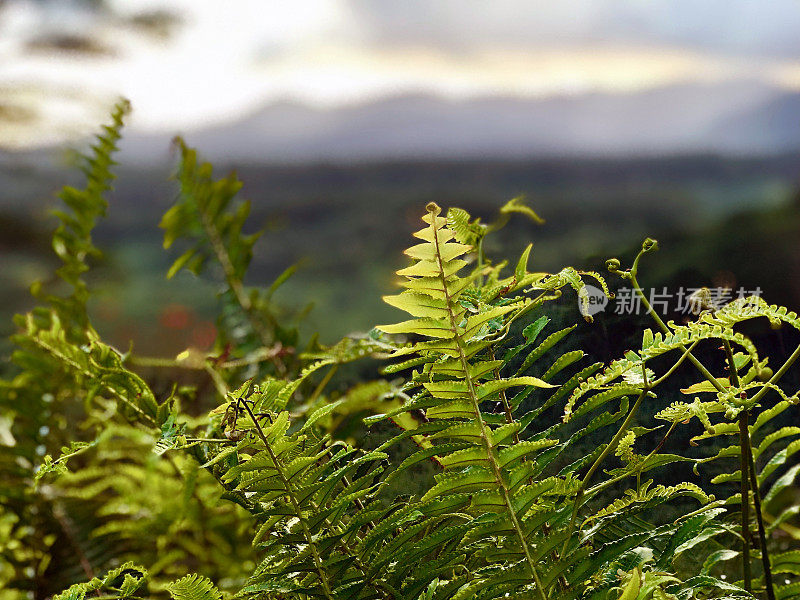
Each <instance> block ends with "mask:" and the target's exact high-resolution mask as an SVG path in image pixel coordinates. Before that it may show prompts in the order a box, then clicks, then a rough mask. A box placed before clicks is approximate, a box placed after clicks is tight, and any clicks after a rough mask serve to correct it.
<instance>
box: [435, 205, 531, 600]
mask: <svg viewBox="0 0 800 600" xmlns="http://www.w3.org/2000/svg"><path fill="white" fill-rule="evenodd" d="M434 207H435V209H434V210H431V208H433V207H431V206H430V205H429V209H428V214H430V216H431V231H432V233H433V242H434V248H435V250H436V261H437V263H438V267H439V281H440V282H441V284H442V290H444V301H445V306H446V308H447V314H448V316H449V318H450V327H451V330H452V332H453V341H455V344H456V348H457V349H458V358H459V361H460V362H461V368H462V369H463V370H464V381H465V383H466V384H467V392H468V394H469V398H470V401H471V402H472V410H473V411H474V413H475V418H476V420H477V421H478V427H479V428H480V432H481V440H482V442H483V445H484V448H486V456H487V458H488V460H489V465H490V467H491V469H492V473H493V475H494V478H495V481H496V483H497V485H498V487H499V488H500V491H501V493H502V495H503V502H504V504H505V505H506V508H507V510H508V516H509V518H510V520H511V525H512V526H513V527H514V531H515V532H516V534H517V537H518V538H519V541H520V544H521V546H522V551H523V553H524V554H525V560H526V561H527V562H528V567H529V568H530V571H531V575H532V576H533V581H534V583H535V584H536V590H537V591H538V592H539V597H540V599H541V600H547V594H546V593H545V589H544V585H543V584H542V580H541V578H540V577H539V572H538V571H537V569H536V564H535V563H534V561H533V557H532V556H531V551H530V548H528V541H527V540H526V539H525V533H524V532H523V531H522V525H521V524H520V522H519V519H517V513H516V512H515V511H514V506H513V504H512V503H511V497H510V496H509V492H508V488H507V487H506V483H505V481H504V480H503V473H502V471H501V470H500V465H499V464H498V463H497V458H496V457H495V455H494V448H493V447H492V443H491V441H490V440H489V434H488V433H487V431H486V423H484V421H483V416H482V414H481V407H480V402H479V401H478V394H477V392H476V391H475V383H474V382H473V381H472V375H471V374H470V372H469V363H468V362H467V357H466V354H465V353H464V343H463V340H462V339H461V334H460V333H459V332H458V323H457V322H456V317H455V314H454V313H453V307H452V304H451V298H450V292H449V291H448V289H447V278H446V277H445V271H444V263H443V262H442V254H441V250H440V248H439V232H438V230H437V228H436V217H437V215H438V212H439V210H438V209H439V207H438V206H435V205H434Z"/></svg>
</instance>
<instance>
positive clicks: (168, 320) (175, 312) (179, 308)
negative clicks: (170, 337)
mask: <svg viewBox="0 0 800 600" xmlns="http://www.w3.org/2000/svg"><path fill="white" fill-rule="evenodd" d="M190 320H191V313H190V312H189V311H188V310H187V309H186V307H185V306H183V305H181V304H170V305H169V306H167V307H165V308H164V310H162V311H161V315H160V316H159V317H158V322H159V323H160V324H161V326H162V327H165V328H167V329H186V327H188V326H189V321H190Z"/></svg>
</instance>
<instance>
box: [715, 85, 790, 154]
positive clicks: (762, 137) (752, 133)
mask: <svg viewBox="0 0 800 600" xmlns="http://www.w3.org/2000/svg"><path fill="white" fill-rule="evenodd" d="M710 135H711V137H713V138H714V139H717V140H719V143H720V144H722V145H724V146H725V147H728V148H730V149H732V150H734V151H737V152H757V153H761V152H782V151H785V150H795V149H797V148H798V146H800V93H784V94H781V95H779V96H777V97H775V98H772V99H770V100H768V101H766V102H764V103H762V104H759V105H758V106H756V107H754V108H751V109H748V110H743V111H741V112H738V113H736V114H734V115H732V116H729V117H724V118H720V119H719V120H718V123H717V124H716V125H714V126H713V127H712V128H711V134H710Z"/></svg>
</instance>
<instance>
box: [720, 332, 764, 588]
mask: <svg viewBox="0 0 800 600" xmlns="http://www.w3.org/2000/svg"><path fill="white" fill-rule="evenodd" d="M723 347H724V348H725V356H726V358H727V360H728V370H729V373H730V381H731V384H732V385H733V387H735V388H738V387H739V385H740V381H739V373H738V372H737V371H736V363H735V362H734V360H733V350H732V349H731V344H730V342H729V341H728V340H723ZM742 395H743V396H744V397H747V392H744V391H743V392H742ZM741 419H744V421H745V425H744V426H742V424H741ZM748 420H749V417H748V412H747V410H745V411H743V413H742V417H741V418H740V423H739V432H740V437H741V438H742V439H741V440H740V452H741V455H742V457H743V459H744V458H746V462H747V464H746V465H745V464H744V462H745V461H744V460H743V461H742V465H743V468H742V474H741V477H742V480H743V481H744V479H745V478H746V477H748V474H749V479H750V488H751V489H752V491H753V505H754V507H755V513H756V522H757V523H758V537H759V542H760V544H759V545H760V547H761V563H762V565H763V568H764V585H765V587H766V590H767V598H768V599H769V600H775V589H774V587H773V584H772V566H771V565H770V561H769V551H768V550H767V536H766V533H765V532H764V517H763V515H762V514H761V494H760V493H759V491H758V478H757V477H756V463H755V459H754V458H753V445H752V442H751V440H750V428H749V427H748V426H747V421H748ZM745 467H746V468H745ZM744 487H745V486H744V484H743V485H742V490H744ZM743 498H744V497H743ZM742 502H743V503H744V502H745V500H744V499H743V500H742ZM746 502H747V504H748V509H749V504H750V499H749V498H747V500H746ZM742 506H744V504H743V505H742ZM744 522H745V517H744V515H743V516H742V523H744ZM747 529H748V531H747V536H746V537H745V544H747V543H748V541H749V538H750V527H749V523H748V528H747Z"/></svg>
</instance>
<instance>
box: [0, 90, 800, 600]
mask: <svg viewBox="0 0 800 600" xmlns="http://www.w3.org/2000/svg"><path fill="white" fill-rule="evenodd" d="M126 110H127V109H126V106H125V105H123V104H121V105H120V106H119V107H118V109H117V111H116V112H115V113H114V115H113V121H112V126H110V127H109V128H107V129H106V130H105V133H104V134H103V136H101V137H100V138H99V142H98V143H97V144H96V145H95V146H93V148H92V153H91V155H90V156H91V158H89V159H88V162H87V165H88V166H87V169H86V172H87V180H88V181H87V185H86V188H85V190H81V191H78V190H71V189H67V190H65V191H64V193H63V194H62V199H63V200H64V203H65V205H66V208H65V209H64V210H62V211H61V212H59V213H57V215H58V217H59V219H60V226H59V228H58V229H57V231H56V233H55V236H54V248H55V249H56V252H57V253H58V255H59V257H60V258H61V260H62V261H63V263H64V266H63V267H62V268H61V269H60V271H59V276H60V278H61V279H62V280H63V281H64V282H66V283H67V284H68V288H69V289H68V291H67V293H66V295H64V294H62V295H57V294H55V293H49V292H48V293H45V292H44V291H42V289H41V288H40V287H38V286H36V287H35V290H34V291H35V293H36V296H37V297H38V298H39V299H40V300H41V302H42V304H41V306H39V307H38V308H36V309H35V310H34V311H33V312H32V313H30V314H28V315H24V316H21V317H19V318H18V319H17V325H18V327H19V333H18V334H17V335H16V336H15V338H14V341H15V343H16V345H17V350H16V352H15V354H14V362H15V364H16V367H17V371H16V373H17V374H16V375H14V376H13V377H12V378H11V379H10V380H8V381H3V382H2V387H0V391H2V397H1V400H2V406H3V411H4V412H3V417H4V420H3V421H0V428H4V429H0V434H3V439H2V441H3V445H2V446H0V477H2V480H3V482H4V483H5V482H6V481H7V482H9V485H7V486H4V487H3V488H2V489H0V536H2V537H0V584H2V586H3V587H4V588H5V590H4V591H0V599H2V600H5V599H6V598H8V599H12V598H22V597H26V596H25V594H26V593H27V592H31V593H32V595H33V598H35V599H37V600H38V599H39V598H42V599H44V598H48V597H52V596H53V594H55V593H56V592H58V591H60V590H61V589H63V588H66V587H68V586H70V585H71V584H74V585H71V587H69V588H68V589H67V591H65V592H63V593H62V594H61V595H59V596H58V598H59V599H61V600H66V599H70V600H72V599H74V600H83V599H84V598H90V597H91V596H92V595H93V594H94V595H97V596H99V597H102V598H114V597H120V598H150V597H153V598H167V597H170V598H173V599H174V600H220V599H221V598H222V597H237V598H253V599H256V598H259V599H260V598H270V599H298V600H300V599H309V598H323V599H327V600H334V599H335V600H350V599H353V600H358V599H362V600H368V599H389V598H394V599H397V600H401V599H402V600H450V599H456V600H467V599H476V600H478V599H480V600H490V599H495V598H497V599H500V598H512V597H513V598H536V599H538V600H548V599H562V598H563V599H577V598H591V599H598V600H600V599H604V600H605V599H625V600H628V599H630V600H634V599H638V600H648V599H651V598H652V599H653V600H657V599H665V598H673V599H674V598H678V599H681V600H683V599H687V600H688V599H691V598H713V597H719V598H752V597H753V596H754V595H755V596H756V597H767V598H773V597H774V598H782V599H783V598H786V599H788V598H794V597H800V554H798V553H799V552H800V551H798V550H797V549H796V548H797V540H798V539H800V532H799V531H798V529H797V517H798V514H799V513H800V509H798V503H797V501H796V500H793V499H791V498H790V493H791V490H792V488H793V486H794V482H795V480H796V478H797V476H798V474H800V466H798V465H797V463H796V455H797V454H796V453H797V452H798V451H800V445H799V444H800V428H798V427H795V426H793V425H783V426H777V425H775V423H779V422H786V420H787V419H786V417H787V415H794V416H793V417H792V418H794V419H795V420H796V404H797V400H798V394H797V393H796V391H794V390H787V389H785V387H783V383H784V382H783V381H782V378H783V376H784V375H785V374H786V372H787V371H788V370H789V369H791V368H793V366H794V364H795V360H796V359H797V358H798V356H800V348H798V349H797V350H795V351H794V352H793V353H792V354H791V356H790V357H789V358H788V359H787V360H786V361H785V362H784V364H783V365H782V366H780V367H778V368H776V370H775V371H774V372H773V371H772V370H771V369H770V367H768V363H767V361H768V358H767V357H762V356H760V355H759V351H758V348H757V347H756V346H755V344H754V343H753V342H752V341H751V340H750V339H749V338H748V337H746V336H745V335H744V334H743V333H742V331H741V328H740V324H741V323H742V322H744V321H749V320H751V319H755V318H759V319H762V320H765V319H766V320H767V321H768V322H769V323H771V324H773V325H780V324H786V325H788V326H789V327H792V328H796V329H800V320H799V319H798V317H797V315H796V314H795V313H793V312H790V311H788V310H786V309H785V308H782V307H777V306H771V305H769V304H767V303H765V302H764V301H762V300H760V299H757V298H747V299H742V300H740V301H735V302H732V303H730V304H728V305H726V306H724V307H721V308H720V307H704V308H705V310H704V312H702V313H701V314H699V315H697V317H696V319H694V320H691V321H689V322H688V323H685V324H682V325H676V324H675V323H672V322H670V323H664V322H663V321H662V320H661V319H660V317H658V315H656V314H655V313H654V312H653V311H652V310H650V309H649V305H648V304H647V301H646V299H645V298H643V299H642V300H643V303H644V304H645V306H646V307H648V310H649V312H650V313H651V315H652V316H653V319H654V321H655V324H656V326H657V327H658V328H660V329H661V331H660V332H657V333H653V332H652V331H651V330H646V331H644V332H643V334H642V344H641V346H640V347H637V348H635V349H629V350H628V351H627V352H626V353H625V354H624V356H623V357H622V358H619V359H617V360H614V361H612V362H611V363H610V364H608V365H602V364H599V363H595V364H588V363H589V361H587V360H586V353H585V351H584V349H580V340H575V339H574V338H575V337H576V334H575V326H573V325H567V326H566V327H564V326H563V325H562V326H561V327H560V328H559V327H554V326H553V325H552V324H551V318H550V316H548V315H549V314H550V315H552V314H553V313H549V310H550V308H551V306H552V302H553V301H555V300H557V299H558V298H559V297H561V296H563V295H565V294H572V293H573V292H574V296H576V297H577V305H578V307H579V311H575V314H574V317H575V320H577V319H579V318H581V316H582V317H583V318H584V319H586V320H587V321H591V315H590V314H589V311H588V310H587V308H588V306H589V305H588V292H587V288H586V285H587V283H586V280H587V279H588V280H589V281H590V282H593V283H595V284H598V285H599V286H600V287H601V288H602V289H603V290H604V291H605V292H606V293H608V288H607V286H606V282H605V281H604V279H603V278H602V277H601V276H600V275H598V274H597V273H593V272H584V271H579V270H576V269H574V268H572V267H566V268H564V269H562V270H560V271H559V272H557V273H552V274H550V273H537V272H530V271H529V270H528V264H529V261H530V255H531V246H528V247H527V248H526V249H525V251H524V252H523V253H522V255H521V256H520V257H519V258H518V259H516V260H514V261H513V262H512V263H511V265H510V266H509V265H508V264H507V263H506V262H499V263H495V262H493V261H492V260H491V259H490V258H489V257H487V256H486V255H485V252H484V247H483V246H484V244H483V241H484V239H485V238H486V236H487V235H491V234H492V233H493V232H494V231H497V230H498V229H500V228H501V227H503V226H504V225H505V224H506V222H507V221H508V219H509V218H510V217H511V215H512V214H514V213H519V214H522V215H525V216H527V217H529V218H530V219H532V220H533V221H536V222H538V221H539V217H538V215H536V214H535V213H534V212H533V211H532V210H531V209H529V208H528V207H527V206H525V204H524V203H523V202H522V201H521V200H520V199H514V200H512V201H511V202H509V203H508V204H507V205H506V206H504V207H502V208H501V209H500V216H499V218H498V219H497V220H496V221H494V222H492V223H491V224H489V225H487V224H484V223H482V222H481V221H480V220H477V219H473V218H472V217H471V216H470V215H469V214H468V213H467V212H466V211H464V210H461V209H450V210H449V211H447V213H446V215H443V214H442V212H441V209H440V208H439V207H438V206H437V205H436V204H434V203H431V204H429V205H428V207H427V210H426V212H425V214H424V215H423V216H422V220H423V226H422V228H421V229H420V230H419V231H417V232H416V233H414V234H413V235H414V236H415V237H416V238H417V239H418V243H416V244H415V245H413V246H411V247H410V248H409V249H408V250H407V251H406V254H407V255H408V257H409V258H411V259H412V263H411V264H410V265H409V266H408V267H406V268H403V269H401V270H400V271H398V275H399V276H400V277H401V278H402V283H401V285H402V287H403V288H404V291H402V292H401V293H399V294H396V295H392V296H387V297H386V298H385V300H386V302H387V303H389V304H390V305H392V306H394V307H396V308H398V309H401V310H402V311H404V312H406V313H408V315H410V318H407V319H406V320H404V321H401V322H399V323H393V324H387V325H381V326H378V327H377V328H376V329H374V330H372V331H370V333H369V334H367V335H364V336H361V337H352V338H347V339H345V340H342V341H341V342H339V343H338V344H336V345H334V346H332V347H330V348H325V347H321V346H320V345H319V344H317V343H316V342H315V341H314V340H313V339H312V340H310V341H308V342H305V343H304V344H303V347H304V348H305V352H299V351H296V349H297V348H299V347H300V346H301V344H300V342H301V340H300V336H299V334H298V332H297V329H296V327H295V325H294V324H292V325H287V324H286V323H287V322H288V321H287V319H289V316H288V315H289V314H290V313H287V312H286V311H284V310H283V309H281V307H279V306H277V305H276V303H275V301H274V298H273V292H274V291H275V290H276V289H277V288H278V286H280V285H281V283H282V282H283V281H284V280H285V279H286V278H287V277H288V276H289V275H291V272H292V269H291V268H290V269H288V270H287V271H286V272H285V273H284V275H282V276H280V277H279V278H278V279H277V280H276V282H275V283H274V284H272V285H271V286H269V287H268V288H250V287H247V286H246V285H245V283H244V281H245V279H246V272H247V268H248V265H249V264H250V261H251V258H252V255H253V251H254V245H255V243H256V241H257V240H258V239H259V236H260V234H258V233H257V234H250V235H247V234H244V233H243V231H244V229H245V227H246V223H245V222H246V218H247V215H248V212H249V205H248V204H247V203H245V202H238V203H237V200H236V197H237V196H238V193H239V190H240V187H241V184H240V183H239V182H238V180H237V179H236V178H235V177H234V176H228V177H223V178H221V179H214V178H213V175H212V169H211V166H210V165H208V164H206V163H202V162H200V161H198V159H197V156H196V153H195V152H194V151H193V150H191V149H189V148H188V147H187V146H186V145H185V144H184V143H183V142H182V141H178V148H179V150H180V162H179V166H178V170H177V175H176V179H177V182H178V186H179V190H180V194H179V198H178V200H177V202H176V204H175V205H174V206H173V207H172V208H171V209H170V210H169V211H168V212H167V213H166V215H165V216H164V218H163V220H162V227H163V228H164V230H165V246H167V247H169V246H171V245H172V244H173V243H181V244H185V245H186V248H185V250H184V253H183V254H182V255H181V256H180V257H179V258H178V259H177V260H176V261H175V263H174V264H173V266H172V268H171V269H170V271H169V273H168V276H170V277H171V276H173V275H175V274H176V273H177V272H178V271H180V270H182V269H186V270H189V271H191V272H192V273H194V274H196V275H206V274H208V275H209V276H211V277H215V276H216V275H221V276H220V277H219V279H220V281H221V284H222V291H221V294H220V297H221V303H220V318H219V320H218V338H217V341H216V343H215V346H214V349H213V350H212V351H211V352H209V353H200V352H198V351H197V350H193V349H187V351H186V352H184V353H182V354H181V355H179V356H178V357H177V358H175V359H171V358H162V357H144V356H139V355H138V354H137V353H136V351H135V349H133V348H131V349H129V350H128V351H127V352H124V353H122V352H120V351H118V350H117V349H115V348H113V347H111V346H109V345H108V344H106V343H104V342H103V341H102V339H101V338H100V336H99V335H98V334H97V333H96V332H95V330H94V329H93V328H92V325H91V320H90V318H89V315H88V313H87V311H86V301H87V299H88V298H89V289H88V288H87V286H86V284H85V282H84V280H83V279H82V274H83V273H84V271H85V270H86V269H87V268H88V264H87V259H88V258H89V257H91V256H95V255H96V254H97V252H98V251H97V250H96V249H95V247H94V246H93V245H92V243H91V231H92V228H93V227H94V225H95V223H96V221H97V218H98V217H99V216H101V215H102V214H103V211H104V210H105V199H104V194H105V193H106V192H107V191H108V190H109V189H110V182H111V180H112V176H111V174H110V172H109V170H108V169H109V166H110V165H111V164H112V160H111V153H112V151H113V149H114V144H115V142H116V140H117V139H118V137H119V129H120V127H121V119H122V117H123V114H124V112H125V111H126ZM385 226H386V227H393V226H394V225H393V224H392V223H386V224H385ZM267 242H268V240H267ZM656 247H657V246H656V244H655V242H654V241H653V240H647V241H646V242H645V244H644V246H643V249H642V252H641V253H640V254H639V256H637V257H636V259H635V261H634V263H633V265H632V266H631V268H630V269H629V270H623V269H621V265H620V262H619V261H617V260H612V261H610V262H609V270H610V271H611V272H612V273H615V274H618V275H620V276H622V277H623V278H624V279H626V280H629V281H630V282H631V283H632V285H633V287H635V288H639V287H640V286H639V285H638V282H637V280H636V278H637V271H638V265H639V262H640V259H641V257H642V256H643V255H644V254H646V253H647V252H650V251H653V250H655V249H656ZM293 323H294V321H293ZM576 342H577V344H576ZM720 344H722V346H721V349H720V348H719V345H720ZM366 358H370V359H373V360H374V359H379V360H382V361H385V362H384V365H385V368H384V371H383V374H384V376H385V379H379V378H378V375H377V374H374V375H373V376H370V379H369V380H366V381H357V382H356V383H354V384H352V385H350V386H349V387H347V386H346V385H344V384H342V383H341V382H339V381H338V380H335V377H336V376H337V374H338V373H340V369H341V370H342V371H344V370H346V369H347V368H349V367H348V365H350V366H352V365H351V363H354V362H356V361H359V360H362V359H366ZM713 359H716V360H713ZM705 362H708V363H709V364H712V365H715V366H714V369H713V370H712V369H711V367H706V366H705ZM719 364H726V365H727V370H725V371H722V370H720V369H719ZM692 368H693V369H695V370H696V371H697V372H698V373H699V374H700V378H701V379H702V380H701V381H698V382H697V383H696V384H694V385H691V386H689V387H685V388H683V389H681V390H679V391H680V392H682V393H683V394H684V395H686V396H691V397H693V399H692V400H691V401H685V402H684V401H675V397H676V396H675V395H668V394H669V392H667V391H665V390H667V388H668V387H669V386H668V384H670V383H672V382H673V381H674V379H673V376H674V375H675V373H677V372H679V371H681V372H682V373H684V374H685V373H686V372H687V371H688V369H692ZM187 370H188V371H191V372H196V374H198V377H200V378H202V379H203V380H204V381H205V383H204V384H202V385H197V386H194V387H193V386H186V385H178V381H180V378H179V377H178V376H177V373H178V372H180V371H187ZM154 371H160V372H161V375H158V376H155V375H153V372H154ZM164 373H165V374H166V375H164ZM173 376H174V377H173ZM164 377H167V378H170V377H173V379H174V380H175V385H174V386H172V387H171V388H170V387H167V388H164V386H163V383H162V384H161V385H160V386H157V385H155V383H154V382H156V381H163V378H164ZM332 381H333V382H334V383H335V385H334V384H332ZM329 388H330V391H329ZM334 388H335V389H334ZM662 398H664V399H663V400H662ZM644 406H648V407H657V409H656V410H654V411H653V412H652V414H649V415H648V414H644V412H645V411H643V407H644ZM364 415H367V416H366V418H365V419H364V421H365V422H366V424H367V425H368V426H369V427H371V428H372V430H371V434H372V435H371V436H368V437H367V439H366V440H347V441H345V440H343V439H341V438H342V437H349V435H348V434H347V432H348V431H349V432H352V431H353V430H352V428H348V427H345V426H344V425H343V424H344V423H346V422H347V421H348V420H352V419H354V418H356V416H358V417H363V416H364ZM695 418H696V419H697V421H696V422H697V423H699V425H698V427H702V433H699V434H698V435H695V436H694V437H692V439H691V443H692V444H694V445H695V446H696V447H689V448H681V447H680V446H678V447H676V448H673V447H670V449H669V450H670V451H668V450H667V448H666V444H667V443H668V441H669V438H670V436H671V435H672V434H673V432H674V431H675V430H676V429H677V428H679V427H684V426H692V425H693V423H694V422H695V421H694V419H695ZM652 419H655V423H656V424H658V423H662V424H663V423H666V427H664V428H662V429H660V430H659V428H657V427H653V423H652V422H651V420H652ZM789 421H790V422H791V419H790V420H789ZM657 432H658V433H657ZM59 449H60V451H59ZM684 463H688V464H689V465H691V464H694V465H695V469H696V470H697V471H698V472H700V473H703V472H704V471H705V470H710V469H716V470H714V474H715V476H714V477H713V479H711V480H710V482H709V483H708V484H703V480H702V479H695V480H690V479H691V476H690V472H691V469H688V470H678V467H681V466H683V464H684ZM729 464H730V466H731V468H730V469H729V468H728V465H729ZM737 464H738V465H739V470H738V471H736V465H737ZM717 465H723V468H722V469H717V468H716V467H717ZM673 470H674V472H672V471H673ZM675 473H678V474H679V475H680V477H679V478H677V479H676V475H675ZM414 476H419V477H420V479H419V480H418V481H412V480H411V478H412V477H414ZM731 483H734V484H736V486H731V485H730V484H731ZM712 492H713V493H712ZM787 498H788V500H787ZM743 540H744V541H745V543H744V544H743ZM129 561H134V562H135V564H136V565H138V564H143V565H145V568H142V567H138V566H135V565H134V562H129ZM100 573H106V574H105V575H99V574H100ZM85 581H88V583H82V582H85Z"/></svg>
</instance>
